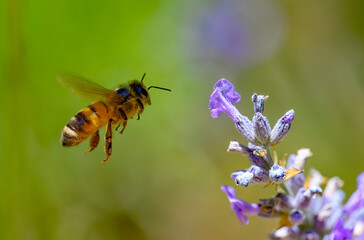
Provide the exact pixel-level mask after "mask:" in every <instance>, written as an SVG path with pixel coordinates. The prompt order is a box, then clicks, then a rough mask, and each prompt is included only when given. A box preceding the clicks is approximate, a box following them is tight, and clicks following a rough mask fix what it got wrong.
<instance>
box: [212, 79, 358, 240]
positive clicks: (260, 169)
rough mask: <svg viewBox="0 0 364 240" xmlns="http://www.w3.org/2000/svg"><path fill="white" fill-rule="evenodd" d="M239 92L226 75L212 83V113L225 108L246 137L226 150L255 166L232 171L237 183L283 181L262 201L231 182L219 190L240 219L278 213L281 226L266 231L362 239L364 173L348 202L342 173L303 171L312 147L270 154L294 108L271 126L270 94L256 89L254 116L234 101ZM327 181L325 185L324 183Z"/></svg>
mask: <svg viewBox="0 0 364 240" xmlns="http://www.w3.org/2000/svg"><path fill="white" fill-rule="evenodd" d="M239 100H240V95H239V94H238V93H237V92H235V91H234V86H233V85H232V84H231V83H230V82H228V81H227V80H226V79H221V80H220V81H218V83H217V84H216V85H215V87H214V92H213V94H212V95H211V98H210V105H209V107H210V109H211V115H212V117H215V118H216V117H218V116H220V115H221V113H222V112H225V113H226V114H227V115H228V116H229V117H230V118H231V119H232V120H233V122H234V124H235V126H236V128H237V129H238V131H239V132H240V133H242V135H243V136H244V137H245V138H246V139H247V140H248V144H247V145H244V144H241V143H239V142H238V141H236V140H234V141H231V142H230V144H229V147H228V152H237V153H239V154H241V155H243V156H248V159H249V162H250V163H251V166H250V167H249V168H248V169H246V170H238V171H235V172H233V173H232V174H231V178H232V179H233V180H234V182H235V183H236V184H237V185H241V186H244V187H248V186H250V185H253V184H266V185H267V184H268V185H269V184H273V185H275V186H276V190H277V186H280V189H279V190H278V193H277V194H276V195H275V196H273V197H271V198H267V199H260V200H259V203H247V202H245V201H243V200H241V199H238V198H237V197H236V194H235V190H234V189H233V188H232V187H229V186H222V187H221V189H222V190H223V191H224V192H225V193H226V194H227V196H228V199H229V201H230V203H231V208H232V209H233V210H234V212H235V214H236V216H237V217H238V219H239V221H240V222H241V223H243V220H244V221H245V222H246V223H248V218H247V216H246V215H256V216H260V217H263V218H280V221H279V222H280V226H279V227H278V228H277V229H276V230H275V231H273V232H272V233H271V234H269V235H268V237H269V238H270V239H292V240H302V239H312V240H319V239H323V240H349V239H351V240H359V239H364V172H363V173H362V174H360V175H359V176H358V178H357V183H358V190H356V191H355V192H354V193H353V194H352V196H351V197H350V198H349V200H348V201H347V202H346V204H344V203H343V201H344V199H345V194H344V192H343V191H342V190H341V188H342V186H343V181H342V180H341V179H340V178H338V177H333V178H330V179H329V180H328V181H327V180H326V178H324V177H323V176H322V175H321V174H320V173H319V172H318V171H317V170H315V169H311V170H310V171H309V173H308V178H306V177H305V176H304V174H302V173H303V170H304V168H305V165H306V162H307V160H308V158H309V157H310V156H311V155H312V153H311V151H310V149H308V148H305V149H300V150H298V152H297V154H291V155H290V156H289V158H288V162H287V164H286V160H281V161H279V160H278V157H277V155H276V154H275V155H274V158H272V156H271V153H270V147H271V146H274V145H276V144H278V143H280V142H281V141H282V140H283V139H284V138H285V137H286V136H287V134H288V132H289V130H290V128H291V124H292V121H293V119H294V111H293V110H290V111H288V112H287V113H285V114H284V115H283V116H282V117H281V118H280V119H279V120H278V121H277V123H276V124H275V126H274V127H273V129H272V130H271V129H270V126H269V121H268V118H267V117H265V116H264V115H263V112H264V104H265V101H266V100H267V97H266V96H263V95H257V94H255V93H254V94H253V96H252V101H253V104H254V112H255V114H254V116H253V120H252V121H250V120H249V119H248V118H247V117H245V116H242V115H241V114H240V112H239V111H238V110H237V109H236V108H235V106H234V103H235V102H237V101H239ZM325 183H326V186H325V187H324V185H325Z"/></svg>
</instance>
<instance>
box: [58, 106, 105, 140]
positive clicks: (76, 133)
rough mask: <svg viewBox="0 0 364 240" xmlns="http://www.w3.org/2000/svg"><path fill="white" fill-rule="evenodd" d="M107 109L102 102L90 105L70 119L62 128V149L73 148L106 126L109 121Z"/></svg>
mask: <svg viewBox="0 0 364 240" xmlns="http://www.w3.org/2000/svg"><path fill="white" fill-rule="evenodd" d="M109 111H110V110H109V107H108V106H107V105H106V104H105V103H104V102H102V101H98V102H95V103H92V104H91V105H89V106H88V107H86V108H84V109H82V110H81V111H79V112H78V113H77V114H76V115H75V116H74V117H72V118H71V119H70V120H69V122H68V123H67V125H66V126H65V127H64V128H63V131H62V135H61V143H62V146H63V147H69V146H74V145H77V144H79V143H80V142H82V141H83V140H85V139H86V138H88V137H89V136H90V135H91V134H93V133H95V132H96V131H97V130H98V129H99V128H101V127H103V126H104V125H106V124H107V122H108V120H109V119H110V114H109Z"/></svg>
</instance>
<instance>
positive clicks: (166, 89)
mask: <svg viewBox="0 0 364 240" xmlns="http://www.w3.org/2000/svg"><path fill="white" fill-rule="evenodd" d="M151 88H157V89H160V90H165V91H169V92H172V90H171V89H168V88H162V87H156V86H150V87H148V90H149V89H151Z"/></svg>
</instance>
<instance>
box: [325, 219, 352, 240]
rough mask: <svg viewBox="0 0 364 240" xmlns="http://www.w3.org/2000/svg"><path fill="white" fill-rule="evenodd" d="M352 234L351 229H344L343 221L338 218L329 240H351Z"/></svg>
mask: <svg viewBox="0 0 364 240" xmlns="http://www.w3.org/2000/svg"><path fill="white" fill-rule="evenodd" d="M352 234H353V230H352V229H346V228H345V227H344V222H343V220H342V219H341V218H340V219H339V220H338V221H337V223H336V225H335V227H334V229H333V230H332V232H331V235H330V238H329V239H330V240H331V239H332V240H349V239H352Z"/></svg>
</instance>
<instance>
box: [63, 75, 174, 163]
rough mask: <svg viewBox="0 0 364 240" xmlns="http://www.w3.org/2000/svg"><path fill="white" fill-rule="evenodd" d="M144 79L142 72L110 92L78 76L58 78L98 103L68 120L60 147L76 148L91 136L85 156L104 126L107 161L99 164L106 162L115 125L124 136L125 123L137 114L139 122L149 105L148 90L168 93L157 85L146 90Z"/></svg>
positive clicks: (97, 141) (95, 143) (109, 153)
mask: <svg viewBox="0 0 364 240" xmlns="http://www.w3.org/2000/svg"><path fill="white" fill-rule="evenodd" d="M144 77H145V73H144V75H143V77H142V79H141V80H140V81H138V80H133V81H130V82H129V83H127V84H122V85H120V86H118V87H117V88H116V89H115V90H109V89H107V88H104V87H102V86H100V85H98V84H96V83H93V82H90V81H88V80H86V79H84V78H81V77H78V76H74V75H70V74H66V73H62V74H60V75H58V79H59V80H60V81H61V83H63V84H64V85H66V86H67V87H69V88H70V89H71V90H72V91H73V92H75V93H77V94H80V95H83V96H85V97H89V98H92V99H94V100H98V101H97V102H94V103H92V104H91V105H89V106H87V107H85V108H84V109H82V110H81V111H79V112H78V113H77V114H76V115H75V116H74V117H72V118H71V119H70V120H69V122H68V123H67V125H66V126H65V127H64V128H63V131H62V135H61V144H62V146H63V147H69V146H74V145H77V144H79V143H80V142H82V141H84V140H85V139H86V138H88V137H89V136H90V135H92V136H91V139H90V149H89V150H86V151H85V153H87V152H91V151H92V150H94V149H95V148H96V147H97V145H98V144H99V140H100V135H99V129H100V128H101V127H103V126H104V125H107V126H106V133H105V153H106V159H105V160H103V161H102V163H105V162H107V161H108V160H109V159H110V156H111V150H112V128H113V127H114V126H116V125H118V126H117V127H116V130H118V128H119V127H120V125H121V126H122V129H121V131H120V133H123V131H124V130H125V127H126V124H127V122H128V120H129V119H131V118H133V117H134V115H135V114H138V120H139V119H140V114H141V113H142V112H143V110H144V105H147V104H148V105H151V102H150V96H149V92H148V90H149V89H151V88H157V89H161V90H166V91H171V90H170V89H167V88H162V87H156V86H150V87H148V88H147V87H146V86H145V85H144V84H143V79H144Z"/></svg>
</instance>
